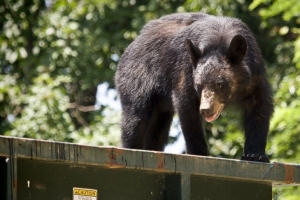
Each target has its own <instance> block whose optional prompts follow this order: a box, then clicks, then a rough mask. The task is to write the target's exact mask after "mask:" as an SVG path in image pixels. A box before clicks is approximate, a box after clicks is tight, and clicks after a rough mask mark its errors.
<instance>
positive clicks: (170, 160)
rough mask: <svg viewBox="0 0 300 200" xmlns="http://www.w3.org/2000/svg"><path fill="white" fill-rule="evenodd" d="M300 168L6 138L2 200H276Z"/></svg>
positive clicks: (1, 152)
mask: <svg viewBox="0 0 300 200" xmlns="http://www.w3.org/2000/svg"><path fill="white" fill-rule="evenodd" d="M279 185H300V165H295V164H285V163H270V164H267V163H256V162H246V161H239V160H230V159H220V158H212V157H201V156H191V155H174V154H165V153H162V152H154V151H141V150H131V149H122V148H115V147H96V146H86V145H78V144H71V143H62V142H53V141H43V140H33V139H24V138H12V137H4V136H0V199H1V200H2V199H9V200H10V199H19V200H22V199H26V200H27V199H36V200H41V199H43V200H44V199H51V200H56V199H59V200H71V199H73V200H77V199H82V200H96V199H97V200H102V199H104V200H110V199H111V200H119V199H120V200H121V199H124V200H125V199H128V200H135V199H137V200H139V199H141V200H145V199H168V200H176V199H184V200H187V199H197V200H198V199H205V200H206V199H209V200H214V199H216V200H220V199H231V200H232V199H243V200H247V199H249V200H253V199H263V200H266V199H272V187H274V186H279Z"/></svg>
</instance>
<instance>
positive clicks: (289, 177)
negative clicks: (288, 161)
mask: <svg viewBox="0 0 300 200" xmlns="http://www.w3.org/2000/svg"><path fill="white" fill-rule="evenodd" d="M284 167H285V182H286V183H287V184H290V183H294V182H295V180H294V176H295V175H294V172H295V167H294V166H292V165H284Z"/></svg>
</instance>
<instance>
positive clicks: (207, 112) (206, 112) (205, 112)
mask: <svg viewBox="0 0 300 200" xmlns="http://www.w3.org/2000/svg"><path fill="white" fill-rule="evenodd" d="M200 113H201V115H203V116H204V117H209V116H211V115H212V110H211V109H210V108H203V109H200Z"/></svg>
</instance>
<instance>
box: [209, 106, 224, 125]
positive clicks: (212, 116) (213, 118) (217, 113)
mask: <svg viewBox="0 0 300 200" xmlns="http://www.w3.org/2000/svg"><path fill="white" fill-rule="evenodd" d="M223 108H224V104H221V105H220V107H219V109H218V110H217V112H215V114H213V115H211V116H209V117H205V120H206V121H207V122H212V121H214V120H215V119H217V118H218V117H219V116H220V114H221V112H222V110H223Z"/></svg>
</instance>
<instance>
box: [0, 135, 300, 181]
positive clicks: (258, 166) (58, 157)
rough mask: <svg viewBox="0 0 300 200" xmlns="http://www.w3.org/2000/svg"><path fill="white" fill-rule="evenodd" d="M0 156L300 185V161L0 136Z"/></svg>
mask: <svg viewBox="0 0 300 200" xmlns="http://www.w3.org/2000/svg"><path fill="white" fill-rule="evenodd" d="M0 156H2V157H6V158H8V159H9V160H11V161H13V160H14V159H16V158H28V159H37V160H47V161H51V162H67V163H74V164H76V163H78V164H87V165H96V166H102V167H106V168H116V169H118V168H120V169H134V170H150V171H153V172H157V173H159V172H165V173H188V174H192V175H205V176H211V177H219V178H222V177H223V178H230V179H240V180H249V181H258V182H265V183H268V184H272V185H273V186H277V185H283V186H285V185H300V165H299V164H287V163H270V164H267V163H256V162H246V161H239V160H231V159H220V158H213V157H201V156H191V155H177V154H165V153H162V152H154V151H141V150H130V149H122V148H116V147H96V146H87V145H78V144H71V143H61V142H53V141H43V140H33V139H25V138H13V137H5V136H0Z"/></svg>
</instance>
